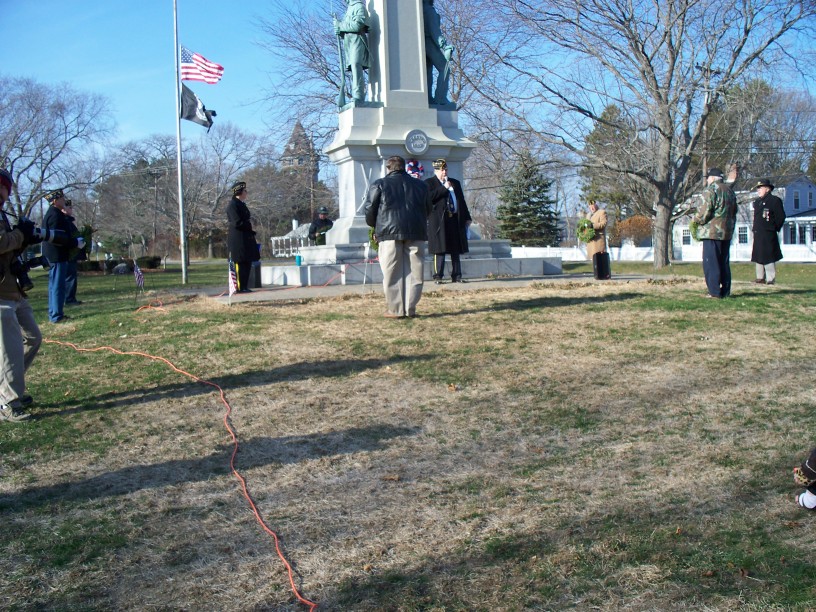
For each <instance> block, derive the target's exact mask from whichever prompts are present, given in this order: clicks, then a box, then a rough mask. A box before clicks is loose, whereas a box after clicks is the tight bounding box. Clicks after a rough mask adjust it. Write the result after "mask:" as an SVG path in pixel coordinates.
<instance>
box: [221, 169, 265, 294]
mask: <svg viewBox="0 0 816 612" xmlns="http://www.w3.org/2000/svg"><path fill="white" fill-rule="evenodd" d="M230 190H231V191H232V200H230V203H229V204H228V205H227V221H228V222H229V230H228V232H227V248H228V249H229V258H230V259H231V260H232V261H233V263H234V264H235V273H236V275H237V276H238V293H249V292H250V291H252V290H251V289H250V288H249V273H250V272H251V271H252V262H253V261H259V260H260V259H261V256H260V253H258V245H257V244H256V243H255V232H254V231H253V230H252V221H251V219H250V214H249V208H247V205H246V199H247V196H248V195H249V194H248V192H247V186H246V183H245V182H244V181H238V182H237V183H234V184H233V185H232V187H231V188H230Z"/></svg>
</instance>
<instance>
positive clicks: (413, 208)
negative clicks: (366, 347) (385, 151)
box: [365, 155, 431, 319]
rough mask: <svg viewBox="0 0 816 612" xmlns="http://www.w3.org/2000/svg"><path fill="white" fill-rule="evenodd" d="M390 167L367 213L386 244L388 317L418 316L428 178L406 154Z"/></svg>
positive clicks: (373, 188)
mask: <svg viewBox="0 0 816 612" xmlns="http://www.w3.org/2000/svg"><path fill="white" fill-rule="evenodd" d="M385 169H386V172H387V174H386V175H385V177H384V178H381V179H377V180H376V181H374V182H373V183H371V185H370V186H369V188H368V192H367V193H366V199H365V218H366V223H368V225H369V226H370V227H373V228H374V235H375V236H376V238H377V242H378V243H379V245H380V246H379V250H378V253H379V259H380V268H381V269H382V273H383V290H384V291H385V305H386V311H385V316H386V317H388V318H392V319H398V318H402V317H406V316H408V317H414V316H416V306H417V303H418V302H419V299H420V298H421V297H422V283H423V278H424V261H425V243H426V241H427V240H428V215H429V214H430V212H431V196H430V192H429V191H428V186H427V185H426V184H425V183H424V182H422V181H420V180H419V179H415V178H413V177H412V176H410V175H409V174H408V173H407V172H406V171H405V160H404V159H403V158H402V157H399V156H398V155H394V156H393V157H389V158H388V160H387V161H386V162H385Z"/></svg>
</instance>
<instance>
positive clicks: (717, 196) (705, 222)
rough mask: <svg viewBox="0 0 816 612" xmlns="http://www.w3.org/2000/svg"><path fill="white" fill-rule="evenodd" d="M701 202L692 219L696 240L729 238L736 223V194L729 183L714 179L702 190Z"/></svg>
mask: <svg viewBox="0 0 816 612" xmlns="http://www.w3.org/2000/svg"><path fill="white" fill-rule="evenodd" d="M702 197H703V203H702V205H701V206H700V207H699V208H698V209H697V214H696V215H694V219H693V221H695V222H696V223H697V225H698V228H697V239H698V240H731V236H733V235H734V226H735V225H736V224H737V196H736V195H734V190H733V189H731V186H730V185H726V184H725V183H723V182H722V181H714V182H713V183H711V184H710V185H708V186H707V187H706V188H705V190H704V191H703V196H702Z"/></svg>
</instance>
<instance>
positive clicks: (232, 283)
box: [229, 259, 238, 295]
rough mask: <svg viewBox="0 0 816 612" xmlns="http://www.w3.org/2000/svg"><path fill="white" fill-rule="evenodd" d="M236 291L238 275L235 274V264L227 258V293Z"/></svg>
mask: <svg viewBox="0 0 816 612" xmlns="http://www.w3.org/2000/svg"><path fill="white" fill-rule="evenodd" d="M237 292H238V275H237V274H235V264H234V263H232V260H231V259H230V260H229V294H230V295H232V294H233V293H237Z"/></svg>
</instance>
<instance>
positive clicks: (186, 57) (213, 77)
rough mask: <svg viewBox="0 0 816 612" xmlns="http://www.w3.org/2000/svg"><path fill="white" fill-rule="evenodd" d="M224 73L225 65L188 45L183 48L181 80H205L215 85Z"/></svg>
mask: <svg viewBox="0 0 816 612" xmlns="http://www.w3.org/2000/svg"><path fill="white" fill-rule="evenodd" d="M223 75H224V67H223V66H221V65H219V64H216V63H215V62H211V61H210V60H208V59H207V58H205V57H204V56H202V55H199V54H198V53H194V52H192V51H190V50H189V49H188V48H186V47H182V48H181V80H182V81H204V82H205V83H209V84H210V85H215V84H216V83H217V82H218V81H220V80H221V77H222V76H223Z"/></svg>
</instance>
